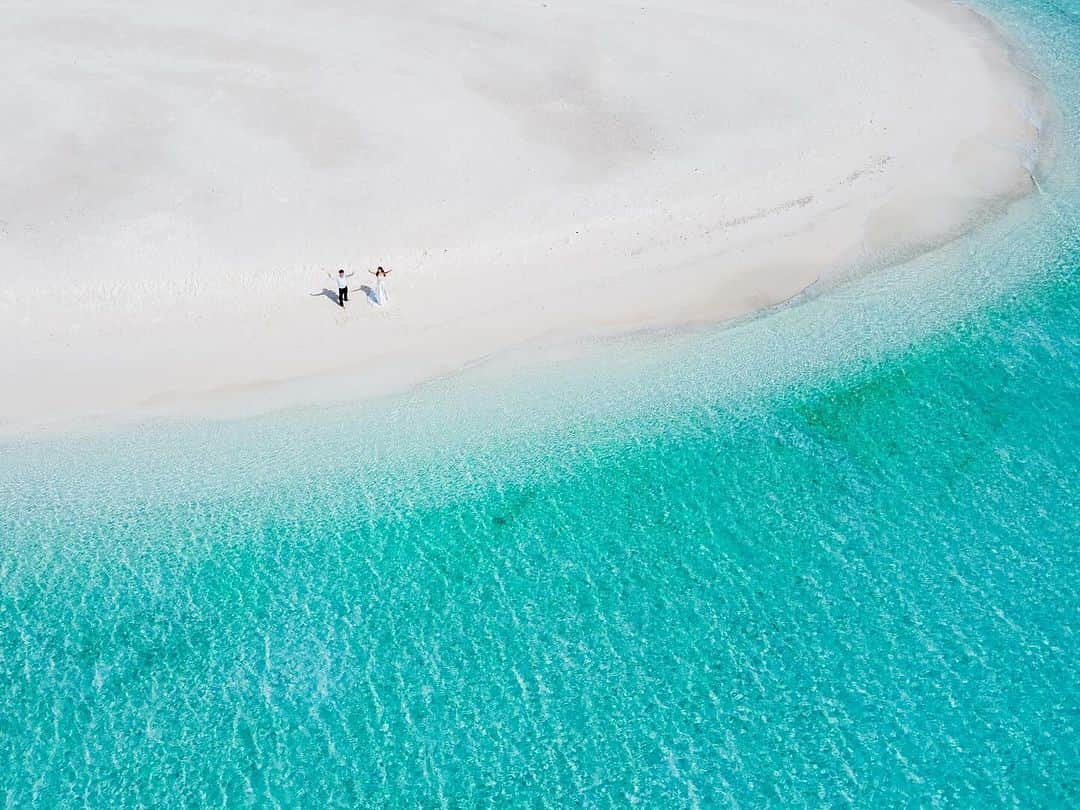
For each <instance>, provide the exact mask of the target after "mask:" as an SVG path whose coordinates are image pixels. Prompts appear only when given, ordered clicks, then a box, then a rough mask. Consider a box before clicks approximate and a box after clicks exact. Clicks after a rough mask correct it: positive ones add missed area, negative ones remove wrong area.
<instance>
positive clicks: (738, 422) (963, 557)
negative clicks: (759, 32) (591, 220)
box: [0, 0, 1080, 808]
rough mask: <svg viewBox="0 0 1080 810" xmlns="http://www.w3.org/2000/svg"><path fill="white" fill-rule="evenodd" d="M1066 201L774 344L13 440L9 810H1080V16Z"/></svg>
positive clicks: (846, 292)
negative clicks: (435, 809) (830, 809)
mask: <svg viewBox="0 0 1080 810" xmlns="http://www.w3.org/2000/svg"><path fill="white" fill-rule="evenodd" d="M979 7H980V8H982V9H984V10H986V11H988V12H989V13H990V14H991V15H992V16H993V17H994V18H995V19H996V20H998V21H999V23H1000V24H1001V25H1002V26H1003V27H1004V28H1005V29H1006V30H1008V31H1009V32H1010V33H1011V34H1012V35H1013V36H1014V37H1015V38H1016V39H1017V40H1018V41H1019V42H1020V43H1022V44H1023V46H1024V47H1025V48H1026V49H1027V50H1028V51H1029V53H1030V55H1031V57H1032V60H1033V63H1034V68H1033V69H1034V70H1035V71H1036V72H1037V73H1038V74H1039V75H1040V76H1041V77H1042V78H1043V80H1044V81H1046V83H1047V84H1048V85H1049V86H1050V88H1051V90H1052V91H1053V93H1054V94H1055V96H1056V98H1057V102H1058V105H1059V110H1060V114H1061V118H1062V120H1061V122H1060V128H1061V133H1060V135H1059V142H1058V150H1059V153H1058V163H1057V166H1056V168H1055V169H1054V171H1053V172H1052V173H1051V174H1050V175H1049V176H1047V177H1045V178H1042V187H1043V193H1041V194H1038V195H1035V196H1033V197H1032V198H1031V199H1029V200H1027V201H1025V202H1023V203H1021V204H1020V205H1018V206H1016V208H1015V209H1014V210H1012V211H1011V212H1010V213H1009V215H1008V216H1006V217H1005V218H1003V219H1000V220H998V221H995V222H994V223H992V224H990V225H988V226H987V227H985V228H983V229H982V230H980V231H979V232H977V233H975V234H973V235H971V236H968V237H965V238H964V239H961V240H960V241H958V242H955V243H953V244H951V245H949V246H947V247H945V248H943V249H941V250H938V251H935V252H933V253H931V254H929V255H927V256H924V257H921V258H920V259H918V260H916V261H914V262H911V263H909V264H906V265H903V266H900V267H895V268H892V269H889V270H886V271H882V272H880V273H876V274H874V275H872V276H869V277H866V278H862V279H858V280H854V281H851V282H849V283H846V284H843V285H840V286H837V287H835V288H833V289H829V290H821V291H817V292H815V293H814V294H811V295H808V296H807V297H806V298H805V299H804V300H801V301H799V302H797V303H795V304H794V305H791V306H788V307H785V308H782V309H780V310H778V311H776V312H772V313H768V314H766V315H764V316H761V317H757V318H752V319H749V320H747V321H744V322H741V323H738V324H734V325H729V326H726V327H723V328H717V329H709V330H704V331H699V332H694V333H681V334H664V335H648V336H637V337H633V338H626V339H622V340H613V341H608V342H604V343H601V344H597V345H594V346H590V347H588V348H587V349H584V350H582V351H581V352H577V353H574V354H573V355H572V356H569V357H564V358H562V359H559V360H557V361H556V360H552V359H550V358H547V357H544V356H537V357H532V358H514V359H512V360H510V361H506V362H503V363H499V362H496V363H493V364H490V365H487V366H484V367H481V368H478V369H473V370H471V371H467V372H464V373H463V374H461V375H460V376H458V377H455V378H453V379H449V380H443V381H439V382H436V383H432V384H429V385H426V386H423V387H421V388H420V389H417V390H416V391H413V392H410V393H408V394H405V395H400V396H397V397H393V398H390V399H387V400H384V401H380V402H378V403H375V404H368V405H366V406H363V407H359V406H338V407H334V408H320V409H311V410H304V411H296V412H290V413H282V414H276V415H272V416H266V417H260V418H255V419H248V420H241V421H232V422H216V421H201V422H188V423H177V422H172V423H155V424H149V425H143V426H140V427H138V428H128V429H122V430H118V431H115V432H112V433H100V434H94V435H88V436H77V437H76V436H71V437H66V438H64V437H57V438H50V439H41V440H33V441H21V442H8V443H6V444H3V445H0V763H2V767H0V796H2V797H3V799H4V803H5V806H7V807H19V808H21V807H144V806H167V807H202V806H210V805H229V806H232V805H239V806H243V805H259V806H263V805H268V806H273V805H279V806H283V807H295V806H307V807H332V806H342V807H357V806H402V807H415V806H425V807H426V806H444V807H472V806H500V807H501V806H511V807H517V806H529V807H533V806H535V807H545V806H546V807H579V806H580V807H594V806H595V807H607V806H626V805H631V804H639V805H642V806H646V807H683V806H687V807H694V806H702V807H712V806H742V807H758V806H766V805H780V804H792V805H801V806H832V805H845V804H852V805H857V806H861V807H883V806H936V805H944V806H965V807H966V806H975V805H979V806H1004V805H1017V806H1024V807H1069V806H1077V805H1078V804H1080V676H1078V665H1077V662H1078V661H1080V641H1078V638H1077V633H1080V550H1078V524H1080V508H1078V502H1077V494H1076V493H1077V490H1078V482H1080V449H1078V448H1080V281H1078V273H1080V183H1078V177H1080V171H1078V166H1080V4H1078V3H1076V2H1075V0H987V2H982V3H980V4H979Z"/></svg>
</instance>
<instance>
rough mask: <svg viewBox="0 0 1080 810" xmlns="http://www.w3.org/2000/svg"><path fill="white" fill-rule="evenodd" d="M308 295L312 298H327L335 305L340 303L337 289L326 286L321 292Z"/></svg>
mask: <svg viewBox="0 0 1080 810" xmlns="http://www.w3.org/2000/svg"><path fill="white" fill-rule="evenodd" d="M308 295H310V296H311V297H312V298H320V297H322V298H327V299H329V300H330V303H332V304H333V305H334V306H335V307H336V306H337V305H338V301H337V290H330V289H327V288H326V287H323V288H322V291H321V292H313V293H308Z"/></svg>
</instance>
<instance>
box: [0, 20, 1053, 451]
mask: <svg viewBox="0 0 1080 810" xmlns="http://www.w3.org/2000/svg"><path fill="white" fill-rule="evenodd" d="M4 16H5V20H4V22H3V24H2V25H0V65H2V67H3V73H4V76H5V81H4V82H3V83H0V177H2V181H3V182H2V183H0V380H2V388H3V392H4V395H3V397H0V431H4V432H6V433H19V432H25V431H28V430H33V429H36V428H42V427H48V426H56V425H62V424H70V423H72V422H73V421H77V420H83V419H87V418H98V417H113V416H116V415H118V414H129V413H144V412H151V411H153V410H154V409H155V408H159V407H164V406H168V407H177V408H182V407H183V406H184V403H186V402H193V401H199V400H201V401H205V400H206V398H207V397H211V398H212V397H214V396H216V395H218V394H221V393H228V392H233V393H235V392H238V391H243V392H246V395H250V398H251V399H252V401H257V400H258V399H260V398H261V397H263V396H264V395H267V396H268V395H269V394H268V393H267V392H270V391H271V390H272V389H273V388H274V386H275V384H280V383H283V382H285V381H290V380H297V379H301V378H315V377H319V376H323V377H326V378H328V379H334V380H340V381H343V382H347V383H348V384H349V386H351V390H354V391H360V392H370V393H379V392H383V391H386V390H389V389H392V388H396V387H401V386H406V385H409V384H412V383H415V382H418V381H421V380H424V379H427V378H430V377H432V376H435V375H439V374H443V373H447V372H450V371H453V370H454V369H456V368H459V367H461V366H462V365H464V364H467V363H470V362H473V361H475V360H477V359H479V358H483V357H486V356H489V355H491V354H493V353H496V352H501V351H505V350H507V349H510V348H512V347H514V346H518V345H521V344H524V343H530V342H535V341H542V340H551V339H566V338H574V337H577V336H591V335H598V334H606V333H611V332H619V331H625V330H632V329H638V328H648V327H657V326H674V325H679V324H685V323H691V322H703V321H720V320H723V319H726V318H731V317H733V316H737V315H740V314H744V313H747V312H749V311H752V310H755V309H758V308H761V307H765V306H769V305H772V304H775V303H777V302H780V301H783V300H785V299H787V298H789V297H791V296H792V295H795V294H797V293H798V292H799V291H801V290H803V289H805V288H806V287H807V286H808V285H810V284H812V283H813V282H814V281H815V280H817V279H819V278H821V277H829V276H831V275H835V274H842V273H846V272H849V271H851V270H852V269H854V268H870V267H873V266H875V265H879V264H881V263H883V262H888V261H890V260H893V259H895V258H897V257H902V256H904V255H909V254H910V253H911V252H912V251H915V250H918V249H919V248H920V247H922V246H926V245H930V244H934V243H937V242H940V241H942V240H944V239H948V238H949V237H950V236H952V235H955V234H956V233H958V232H960V231H962V230H964V229H966V228H970V227H971V226H972V225H973V224H976V223H978V222H979V221H980V220H981V219H982V218H984V217H986V216H988V215H992V214H994V213H996V212H999V211H1000V210H1001V209H1002V206H1003V204H1004V203H1005V202H1007V201H1009V200H1012V199H1015V198H1017V197H1019V196H1022V195H1024V194H1026V193H1028V192H1029V191H1030V187H1031V183H1030V178H1029V175H1028V169H1027V167H1026V163H1027V162H1030V160H1031V155H1032V154H1033V150H1034V147H1035V144H1036V143H1037V140H1038V138H1039V131H1038V126H1037V122H1038V120H1039V115H1040V110H1041V106H1042V100H1041V97H1040V93H1039V89H1038V87H1036V86H1035V85H1034V83H1033V80H1032V77H1031V76H1030V75H1029V74H1027V73H1025V72H1024V71H1023V70H1021V69H1019V68H1017V67H1016V66H1015V65H1014V64H1013V62H1012V60H1011V55H1010V52H1009V49H1008V46H1007V43H1006V42H1005V41H1004V40H1003V39H1002V38H1001V37H1000V36H999V35H998V34H997V33H996V32H995V29H994V28H993V26H992V25H990V24H989V23H988V22H987V21H985V20H984V19H983V18H981V17H979V16H978V15H976V14H975V13H974V12H972V11H971V10H969V9H967V8H965V7H963V6H960V5H955V4H951V3H948V2H945V0H919V1H918V2H912V0H827V1H825V2H823V0H725V2H723V3H718V2H715V1H714V0H670V1H669V2H665V3H663V4H655V5H654V4H644V5H643V4H641V3H640V2H634V3H630V2H623V1H622V0H589V2H577V3H568V2H557V1H556V0H549V1H548V2H528V3H524V2H516V1H510V2H508V1H507V0H453V1H452V2H439V3H435V2H431V1H430V0H427V2H422V1H421V0H360V1H359V2H357V3H353V4H341V3H329V2H321V0H319V1H317V2H314V3H300V2H292V0H270V2H266V3H252V2H247V1H246V0H242V1H241V2H233V3H213V4H212V3H209V2H206V1H205V0H192V2H187V3H182V4H164V3H156V2H151V3H135V2H128V1H127V0H113V1H109V0H107V1H106V2H102V3H98V4H94V5H93V6H90V5H88V4H80V3H74V2H63V1H62V0H35V2H22V0H15V2H9V3H7V4H6V6H5V15H4ZM377 264H381V265H385V266H387V267H389V268H392V270H393V275H392V276H391V277H390V279H389V283H388V289H389V291H390V296H391V302H390V305H389V306H388V307H386V308H382V309H380V308H377V307H374V306H372V305H371V304H370V303H369V302H368V301H367V300H366V297H365V294H364V292H363V291H362V290H361V289H360V285H361V284H371V283H372V282H373V279H372V277H371V276H369V275H368V270H369V269H371V268H374V267H375V265H377ZM339 267H343V268H346V270H348V271H349V272H350V273H354V274H355V275H353V277H352V278H351V283H350V286H351V296H350V298H351V301H350V303H349V304H348V306H347V307H345V308H344V309H340V308H339V307H338V306H337V303H336V284H335V282H334V281H333V280H332V279H331V278H330V275H331V274H332V273H334V272H336V270H337V269H338V268H339Z"/></svg>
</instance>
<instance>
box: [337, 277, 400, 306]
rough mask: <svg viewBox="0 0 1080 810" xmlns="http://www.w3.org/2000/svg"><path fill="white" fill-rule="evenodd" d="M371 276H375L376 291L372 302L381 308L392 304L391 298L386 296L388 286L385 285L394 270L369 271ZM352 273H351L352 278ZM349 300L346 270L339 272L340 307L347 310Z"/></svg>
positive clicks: (338, 296) (338, 297)
mask: <svg viewBox="0 0 1080 810" xmlns="http://www.w3.org/2000/svg"><path fill="white" fill-rule="evenodd" d="M368 272H369V273H371V275H373V276H375V290H374V292H373V293H372V300H373V301H374V302H375V303H376V304H378V305H379V306H380V307H381V306H383V305H384V304H388V303H390V298H389V297H388V296H387V294H386V285H385V284H384V283H383V279H385V278H386V277H387V276H388V275H390V273H392V272H393V271H392V270H383V269H382V268H381V267H379V268H377V269H375V270H368ZM351 275H352V273H349V276H351ZM348 300H349V280H348V276H346V275H345V271H344V270H338V271H337V302H338V306H339V307H341V308H342V309H344V308H345V302H346V301H348Z"/></svg>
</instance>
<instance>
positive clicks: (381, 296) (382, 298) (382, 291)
mask: <svg viewBox="0 0 1080 810" xmlns="http://www.w3.org/2000/svg"><path fill="white" fill-rule="evenodd" d="M375 303H376V304H378V305H379V306H380V307H384V306H386V305H387V304H389V303H390V298H389V296H387V294H386V285H385V284H383V277H382V276H376V278H375Z"/></svg>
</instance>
